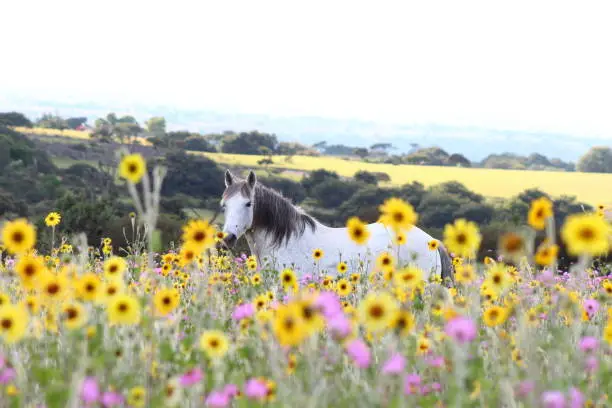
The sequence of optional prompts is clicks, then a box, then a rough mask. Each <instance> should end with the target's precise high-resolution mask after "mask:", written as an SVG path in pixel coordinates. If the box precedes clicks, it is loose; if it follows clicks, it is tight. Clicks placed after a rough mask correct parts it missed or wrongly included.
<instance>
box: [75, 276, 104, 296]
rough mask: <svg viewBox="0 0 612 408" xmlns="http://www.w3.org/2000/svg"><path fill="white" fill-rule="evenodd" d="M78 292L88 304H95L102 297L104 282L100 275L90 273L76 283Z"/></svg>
mask: <svg viewBox="0 0 612 408" xmlns="http://www.w3.org/2000/svg"><path fill="white" fill-rule="evenodd" d="M75 286H76V292H77V295H78V297H79V298H80V299H82V300H84V301H87V302H94V301H97V300H99V299H100V296H101V295H102V281H100V278H99V277H98V275H96V274H95V273H92V272H88V273H86V274H85V275H83V276H81V278H80V279H79V280H77V281H76V284H75Z"/></svg>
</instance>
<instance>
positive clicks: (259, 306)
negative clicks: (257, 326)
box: [253, 295, 268, 311]
mask: <svg viewBox="0 0 612 408" xmlns="http://www.w3.org/2000/svg"><path fill="white" fill-rule="evenodd" d="M267 304H268V297H267V296H266V295H259V296H257V297H256V298H255V300H253V306H255V310H257V311H260V310H263V309H264V308H265V307H266V305H267Z"/></svg>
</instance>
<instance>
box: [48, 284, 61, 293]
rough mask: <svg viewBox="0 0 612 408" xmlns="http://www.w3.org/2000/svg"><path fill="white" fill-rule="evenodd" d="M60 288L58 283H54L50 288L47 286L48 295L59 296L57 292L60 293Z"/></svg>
mask: <svg viewBox="0 0 612 408" xmlns="http://www.w3.org/2000/svg"><path fill="white" fill-rule="evenodd" d="M59 290H60V287H59V285H58V284H57V283H52V284H50V285H49V286H47V293H48V294H50V295H55V294H57V292H59Z"/></svg>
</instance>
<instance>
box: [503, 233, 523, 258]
mask: <svg viewBox="0 0 612 408" xmlns="http://www.w3.org/2000/svg"><path fill="white" fill-rule="evenodd" d="M526 246H527V244H526V242H525V239H524V238H523V236H522V235H520V234H518V233H516V232H507V233H505V234H503V235H502V236H501V238H500V239H499V244H498V248H499V254H500V255H501V256H503V257H504V259H508V260H510V261H514V262H518V261H519V260H520V258H522V257H523V256H525V251H526V249H527V248H526Z"/></svg>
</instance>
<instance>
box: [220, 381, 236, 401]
mask: <svg viewBox="0 0 612 408" xmlns="http://www.w3.org/2000/svg"><path fill="white" fill-rule="evenodd" d="M223 392H224V393H225V395H227V396H228V397H230V398H234V397H235V396H236V395H238V387H237V386H236V385H235V384H227V385H226V386H225V387H223Z"/></svg>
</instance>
